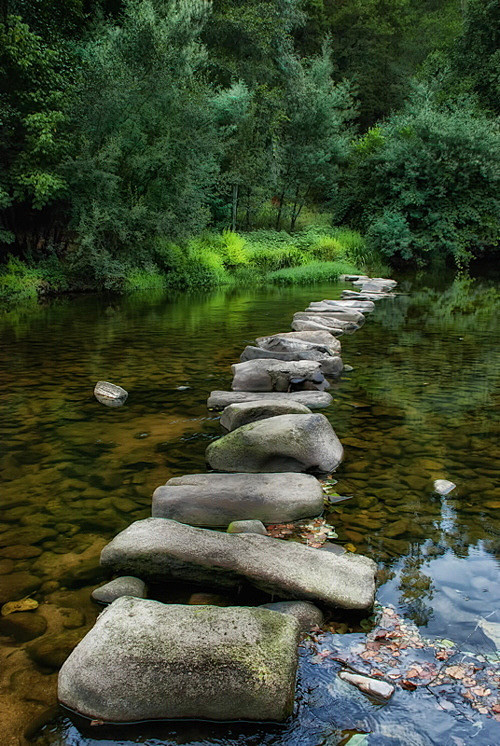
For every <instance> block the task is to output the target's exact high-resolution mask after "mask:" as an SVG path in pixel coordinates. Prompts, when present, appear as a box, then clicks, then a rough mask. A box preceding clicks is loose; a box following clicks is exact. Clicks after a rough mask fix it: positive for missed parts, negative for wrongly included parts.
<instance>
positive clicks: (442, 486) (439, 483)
mask: <svg viewBox="0 0 500 746" xmlns="http://www.w3.org/2000/svg"><path fill="white" fill-rule="evenodd" d="M456 486H457V485H456V484H454V483H453V482H450V481H449V480H448V479H436V481H435V482H434V492H437V494H438V495H443V496H444V495H447V494H448V493H449V492H451V491H452V490H454V489H455V487H456Z"/></svg>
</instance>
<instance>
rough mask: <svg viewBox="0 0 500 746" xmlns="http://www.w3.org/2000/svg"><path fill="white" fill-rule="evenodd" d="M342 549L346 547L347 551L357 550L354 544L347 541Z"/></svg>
mask: <svg viewBox="0 0 500 746" xmlns="http://www.w3.org/2000/svg"><path fill="white" fill-rule="evenodd" d="M344 549H347V551H348V552H357V549H356V547H355V546H354V544H351V543H350V542H348V543H347V544H344Z"/></svg>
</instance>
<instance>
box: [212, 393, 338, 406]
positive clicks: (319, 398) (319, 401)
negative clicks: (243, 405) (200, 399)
mask: <svg viewBox="0 0 500 746" xmlns="http://www.w3.org/2000/svg"><path fill="white" fill-rule="evenodd" d="M256 399H258V400H259V401H262V400H264V399H268V400H270V401H274V400H276V399H281V400H282V401H294V402H300V404H305V406H306V407H309V409H324V408H325V407H329V406H330V404H331V403H332V401H333V399H332V396H331V395H330V394H329V393H328V391H294V392H292V393H290V394H288V393H287V394H281V393H276V392H275V391H272V392H267V393H266V392H259V391H253V392H252V391H212V393H211V394H210V396H209V397H208V401H207V407H208V408H209V409H225V408H226V407H228V406H229V405H230V404H237V403H239V402H246V401H255V400H256Z"/></svg>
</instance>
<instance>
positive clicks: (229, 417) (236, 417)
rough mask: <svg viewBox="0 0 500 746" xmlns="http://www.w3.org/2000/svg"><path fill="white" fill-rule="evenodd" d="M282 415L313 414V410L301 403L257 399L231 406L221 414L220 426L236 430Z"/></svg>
mask: <svg viewBox="0 0 500 746" xmlns="http://www.w3.org/2000/svg"><path fill="white" fill-rule="evenodd" d="M280 414H311V410H310V409H309V408H308V407H306V406H305V405H304V404H300V402H294V401H283V400H282V399H269V400H266V399H256V400H255V401H247V402H241V403H240V404H230V405H229V407H226V408H225V410H224V411H223V412H222V414H221V418H220V424H221V425H222V427H223V428H225V429H226V430H229V431H231V430H236V428H238V427H241V426H242V425H248V423H249V422H257V421H258V420H266V419H267V418H268V417H277V416H278V415H280Z"/></svg>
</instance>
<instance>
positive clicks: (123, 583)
mask: <svg viewBox="0 0 500 746" xmlns="http://www.w3.org/2000/svg"><path fill="white" fill-rule="evenodd" d="M122 596H134V597H135V598H146V596H147V588H146V583H145V582H144V581H143V580H141V579H140V578H134V576H133V575H122V576H121V577H119V578H115V579H114V580H111V581H110V582H109V583H106V584H105V585H101V586H100V588H96V589H95V590H93V591H92V598H93V599H94V601H98V602H99V603H101V604H112V603H113V601H116V599H117V598H121V597H122Z"/></svg>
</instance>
